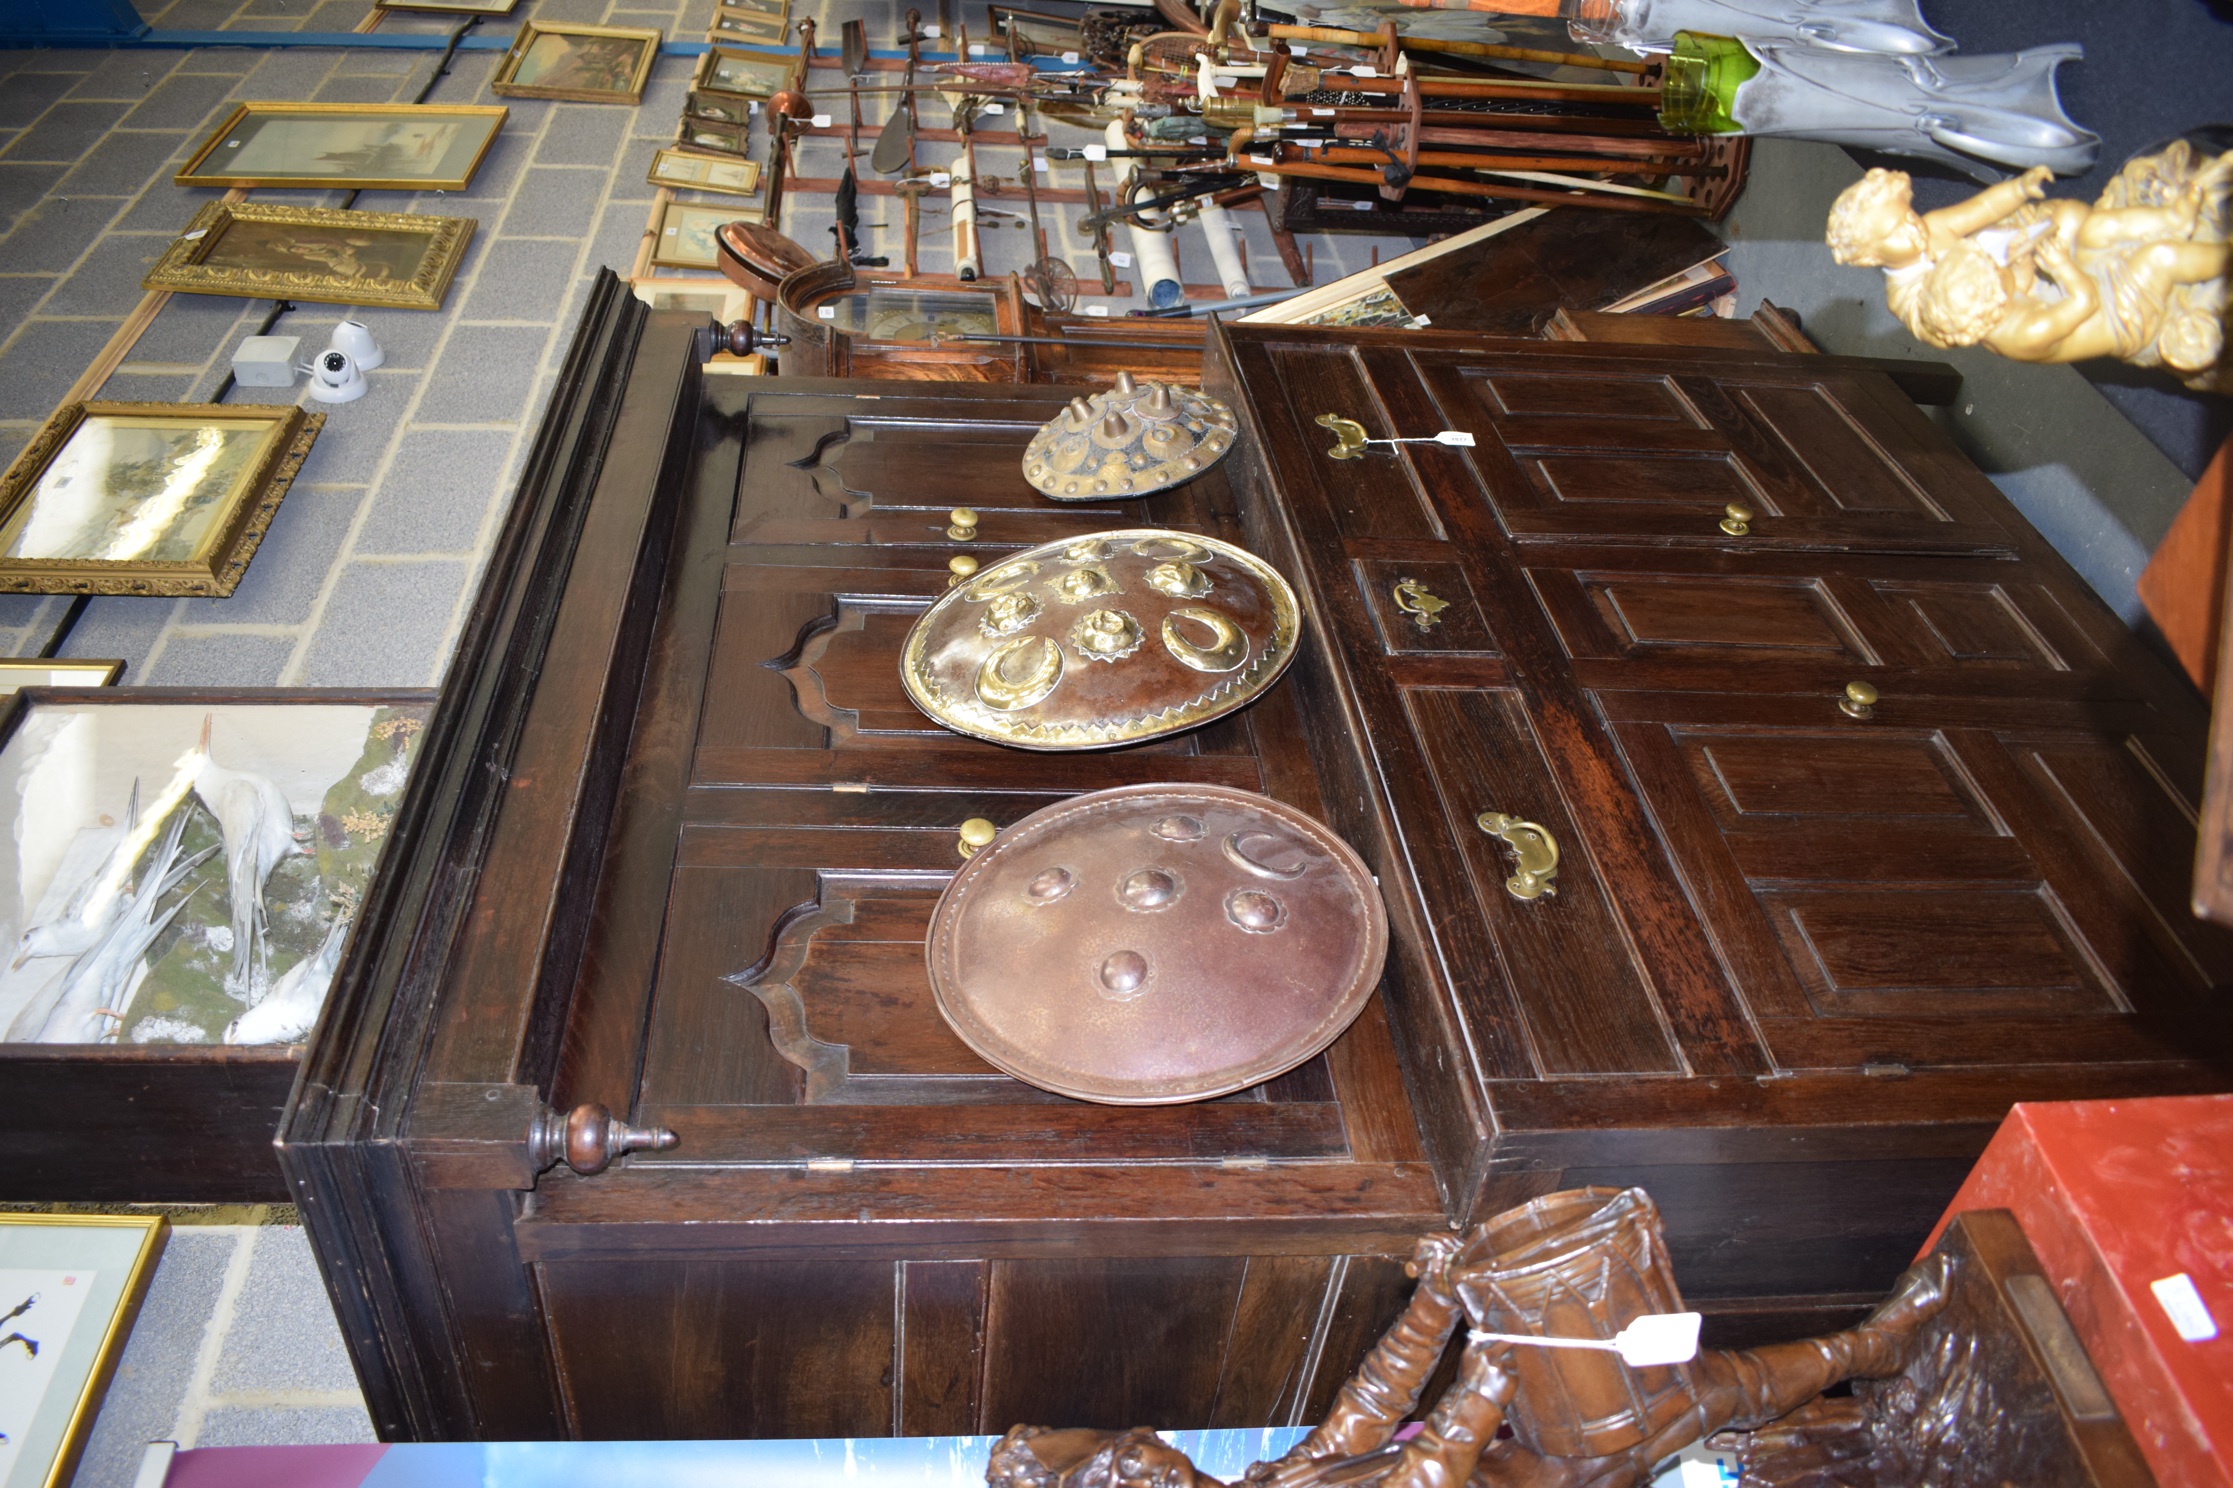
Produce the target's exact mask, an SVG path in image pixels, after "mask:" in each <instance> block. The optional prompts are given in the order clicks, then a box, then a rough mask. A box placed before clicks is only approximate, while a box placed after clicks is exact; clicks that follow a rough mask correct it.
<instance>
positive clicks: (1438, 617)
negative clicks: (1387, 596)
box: [1394, 579, 1450, 630]
mask: <svg viewBox="0 0 2233 1488" xmlns="http://www.w3.org/2000/svg"><path fill="white" fill-rule="evenodd" d="M1394 593H1395V597H1396V608H1397V609H1399V610H1401V611H1403V612H1404V613H1405V614H1406V615H1409V616H1410V617H1411V621H1412V623H1413V624H1414V625H1417V626H1418V627H1419V628H1420V629H1421V630H1432V629H1434V628H1435V627H1436V626H1437V625H1440V624H1441V623H1442V612H1443V611H1444V610H1446V609H1448V608H1450V601H1448V600H1446V599H1444V598H1442V597H1441V596H1440V595H1438V594H1436V593H1435V592H1434V591H1433V590H1431V589H1429V588H1428V587H1427V586H1426V585H1424V584H1422V583H1420V582H1419V581H1418V580H1417V579H1398V580H1397V581H1396V587H1395V590H1394Z"/></svg>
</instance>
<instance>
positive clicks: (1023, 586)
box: [900, 527, 1299, 750]
mask: <svg viewBox="0 0 2233 1488" xmlns="http://www.w3.org/2000/svg"><path fill="white" fill-rule="evenodd" d="M1298 635H1299V625H1298V617H1297V610H1296V604H1295V591H1294V590H1293V589H1290V588H1289V587H1288V586H1287V581H1286V580H1285V579H1283V578H1281V577H1280V576H1279V573H1278V571H1277V570H1275V569H1274V568H1272V567H1271V566H1270V565H1269V564H1267V563H1265V562H1264V561H1263V560H1261V559H1259V558H1257V557H1256V556H1255V555H1254V554H1252V553H1249V552H1246V551H1244V550H1242V549H1240V548H1236V547H1234V546H1233V545H1232V544H1230V543H1224V542H1219V541H1217V540H1216V539H1215V538H1208V537H1195V536H1192V535H1191V534H1188V533H1184V532H1167V531H1163V530H1161V529H1159V528H1152V527H1145V528H1134V529H1129V530H1126V531H1122V532H1098V533H1095V534H1093V535H1092V536H1090V537H1083V538H1066V539H1064V540H1063V541H1061V542H1053V543H1048V544H1046V545H1045V546H1043V547H1037V548H1032V549H1031V550H1029V551H1028V552H1023V553H1018V554H1016V555H1014V556H1013V557H1010V558H1005V559H1002V560H1001V561H999V562H997V563H990V564H988V565H986V566H985V567H984V568H982V569H981V570H979V571H978V572H977V573H975V574H974V575H971V576H970V577H968V578H967V579H964V580H962V581H960V582H959V583H957V584H956V585H955V587H953V588H952V589H949V590H947V591H946V594H945V595H944V597H943V598H941V599H940V600H939V601H938V602H937V603H936V604H934V605H932V606H931V607H930V608H929V609H928V610H926V611H924V612H923V615H922V618H920V619H919V620H917V621H916V622H915V626H914V629H912V630H910V631H909V632H908V633H907V644H906V645H905V646H904V647H903V648H902V649H901V653H900V674H901V677H902V680H904V682H905V683H906V686H907V695H908V697H909V698H911V699H913V700H914V703H915V706H916V707H918V708H920V709H922V710H923V711H924V712H925V713H928V714H929V715H930V716H931V717H933V718H935V719H937V720H938V721H939V722H940V723H942V724H944V725H945V726H946V727H948V728H950V729H952V730H954V731H955V732H956V733H963V734H969V735H971V736H973V737H975V738H979V739H990V740H992V741H993V742H995V743H998V744H1013V745H1015V746H1017V747H1018V748H1021V749H1050V750H1052V749H1109V748H1113V747H1115V746H1116V745H1119V744H1136V743H1139V742H1140V741H1142V740H1145V739H1159V738H1161V737H1163V736H1164V735H1165V734H1175V733H1179V732H1181V731H1183V730H1185V729H1190V728H1194V727H1196V726H1197V725H1200V724H1204V723H1207V722H1209V721H1210V720H1211V719H1213V718H1217V717H1220V716H1222V715H1224V714H1226V713H1230V712H1232V711H1233V710H1234V709H1235V708H1239V707H1242V706H1244V705H1245V704H1247V703H1248V702H1249V701H1250V700H1251V699H1253V698H1254V697H1255V696H1256V695H1257V694H1258V693H1260V692H1262V691H1263V690H1264V689H1265V688H1267V687H1269V686H1271V684H1272V683H1273V682H1274V681H1276V680H1277V679H1278V677H1279V674H1280V673H1281V672H1282V671H1284V670H1286V667H1287V663H1288V662H1290V661H1292V660H1294V657H1295V645H1296V640H1297V637H1298Z"/></svg>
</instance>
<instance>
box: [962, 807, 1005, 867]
mask: <svg viewBox="0 0 2233 1488" xmlns="http://www.w3.org/2000/svg"><path fill="white" fill-rule="evenodd" d="M999 835H1000V828H998V827H996V826H994V825H993V824H992V823H991V822H989V821H986V820H985V819H984V818H983V817H981V816H973V817H971V818H970V819H969V820H967V821H965V822H963V823H962V824H961V841H960V842H958V843H956V844H955V849H956V850H957V851H959V852H960V853H961V855H962V856H963V857H964V858H974V857H975V856H977V850H978V849H979V848H981V847H989V846H991V845H992V840H993V838H995V837H998V836H999Z"/></svg>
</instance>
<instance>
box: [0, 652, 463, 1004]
mask: <svg viewBox="0 0 2233 1488" xmlns="http://www.w3.org/2000/svg"><path fill="white" fill-rule="evenodd" d="M234 696H238V694H234ZM19 706H22V707H23V708H24V710H25V711H23V712H22V714H21V715H20V716H19V717H18V718H17V721H16V725H15V727H14V729H13V730H12V731H11V732H10V733H9V734H8V735H7V739H6V743H5V744H0V827H4V830H0V854H5V855H6V869H7V871H6V873H5V874H0V935H5V937H6V943H7V944H8V945H9V946H12V947H13V949H14V956H13V959H12V961H11V962H10V963H8V964H7V965H6V967H5V969H4V970H0V1040H4V1041H6V1042H8V1043H38V1044H116V1045H127V1044H199V1045H218V1044H235V1045H270V1044H297V1043H301V1042H302V1041H303V1040H304V1039H305V1038H306V1037H308V1035H309V1032H310V1028H311V1025H312V1024H313V1023H314V1022H315V1021H316V1020H317V1016H318V1010H319V1008H320V1007H322V1006H323V1005H324V1001H325V995H326V990H327V988H328V986H329V985H330V984H331V982H332V980H333V975H334V969H335V967H336V966H338V965H339V964H340V958H341V949H342V944H343V941H344V940H345V939H346V937H347V935H348V930H349V926H350V924H351V923H352V922H353V920H354V919H355V916H356V909H357V905H358V904H359V902H361V900H362V898H363V895H364V887H365V884H366V882H367V881H368V880H369V878H370V876H371V873H372V870H373V866H374V864H375V862H376V861H377V860H378V858H379V855H380V848H381V845H382V844H383V843H384V842H385V841H386V840H387V834H388V828H389V826H390V824H391V823H392V822H393V821H394V818H395V813H396V809H397V806H398V805H399V804H400V803H401V801H402V798H403V785H404V780H405V778H406V777H407V776H408V775H409V773H410V767H411V762H412V760H413V759H414V758H415V756H416V753H417V749H418V740H419V736H420V734H421V732H422V731H423V730H424V728H425V724H426V719H427V716H428V707H427V705H426V704H424V703H410V702H404V703H390V704H385V705H383V704H381V703H378V702H373V701H357V700H353V699H350V698H349V697H348V695H347V694H340V695H338V696H335V697H334V700H333V701H330V702H329V701H326V700H324V699H323V698H320V699H317V700H314V701H313V700H298V701H278V702H269V703H267V702H253V703H247V702H198V701H170V700H168V699H167V698H166V697H165V694H164V691H163V690H161V689H158V690H154V691H153V692H152V693H143V694H135V693H134V692H130V691H117V692H109V693H105V694H103V693H92V694H83V695H73V694H70V693H60V692H31V693H25V694H23V697H22V699H21V700H20V701H19ZM244 854H246V856H243V855H244Z"/></svg>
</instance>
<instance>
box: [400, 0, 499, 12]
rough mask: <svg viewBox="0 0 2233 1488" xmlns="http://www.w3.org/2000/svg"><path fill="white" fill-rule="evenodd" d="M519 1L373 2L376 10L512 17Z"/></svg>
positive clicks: (409, 0)
mask: <svg viewBox="0 0 2233 1488" xmlns="http://www.w3.org/2000/svg"><path fill="white" fill-rule="evenodd" d="M518 4H519V0H372V8H373V9H374V10H438V11H440V12H442V14H444V15H484V16H500V15H510V14H511V13H512V9H513V7H514V6H516V5H518Z"/></svg>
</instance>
